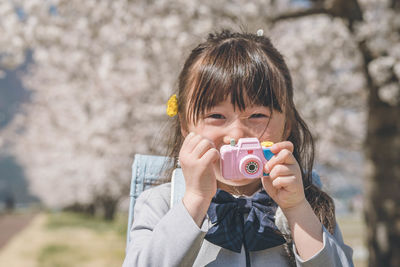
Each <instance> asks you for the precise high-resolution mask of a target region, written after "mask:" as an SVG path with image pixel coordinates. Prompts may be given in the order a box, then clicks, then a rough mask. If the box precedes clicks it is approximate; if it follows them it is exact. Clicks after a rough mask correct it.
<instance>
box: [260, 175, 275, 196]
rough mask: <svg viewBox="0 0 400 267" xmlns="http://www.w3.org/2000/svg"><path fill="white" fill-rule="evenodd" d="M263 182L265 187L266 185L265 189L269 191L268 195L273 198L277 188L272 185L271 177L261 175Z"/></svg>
mask: <svg viewBox="0 0 400 267" xmlns="http://www.w3.org/2000/svg"><path fill="white" fill-rule="evenodd" d="M261 182H262V184H263V187H264V189H265V191H266V192H267V193H268V195H269V196H270V197H272V199H274V197H275V195H276V189H275V188H274V186H273V185H272V179H271V177H269V176H263V177H261Z"/></svg>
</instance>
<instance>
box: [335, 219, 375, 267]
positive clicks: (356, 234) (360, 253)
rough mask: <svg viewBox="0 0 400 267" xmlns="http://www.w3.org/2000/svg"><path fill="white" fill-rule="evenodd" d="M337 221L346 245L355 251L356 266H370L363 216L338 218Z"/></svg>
mask: <svg viewBox="0 0 400 267" xmlns="http://www.w3.org/2000/svg"><path fill="white" fill-rule="evenodd" d="M337 221H338V224H339V226H340V229H341V231H342V234H343V240H344V242H345V244H347V245H349V246H350V247H351V248H352V249H353V260H354V265H355V266H356V267H366V266H368V264H367V261H368V259H367V257H368V255H367V250H366V247H365V243H364V242H365V240H364V237H365V235H366V229H365V227H366V226H365V223H364V221H363V218H362V214H349V215H344V216H343V215H342V216H338V217H337Z"/></svg>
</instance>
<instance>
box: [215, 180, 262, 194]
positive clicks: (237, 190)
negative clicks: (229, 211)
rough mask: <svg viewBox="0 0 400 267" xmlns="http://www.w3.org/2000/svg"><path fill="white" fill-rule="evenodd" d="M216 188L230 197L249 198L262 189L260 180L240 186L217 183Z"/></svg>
mask: <svg viewBox="0 0 400 267" xmlns="http://www.w3.org/2000/svg"><path fill="white" fill-rule="evenodd" d="M217 187H218V188H219V189H221V190H224V191H226V192H228V193H230V194H232V195H237V196H251V195H253V194H254V193H255V192H257V191H258V190H259V189H260V188H261V187H262V184H261V179H259V180H258V181H257V182H254V183H251V184H247V185H241V186H233V185H229V184H224V183H222V182H220V181H217Z"/></svg>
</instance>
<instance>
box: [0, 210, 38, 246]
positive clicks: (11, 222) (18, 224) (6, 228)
mask: <svg viewBox="0 0 400 267" xmlns="http://www.w3.org/2000/svg"><path fill="white" fill-rule="evenodd" d="M34 217H35V214H33V213H27V214H4V215H0V249H2V247H3V246H4V245H5V244H7V242H8V241H10V240H11V238H12V237H13V236H14V235H16V234H17V233H19V232H20V231H21V230H22V229H24V228H25V227H26V226H27V225H28V224H29V223H30V222H31V221H32V219H33V218H34Z"/></svg>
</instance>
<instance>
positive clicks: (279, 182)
mask: <svg viewBox="0 0 400 267" xmlns="http://www.w3.org/2000/svg"><path fill="white" fill-rule="evenodd" d="M294 183H296V177H295V176H294V175H290V176H279V177H278V178H276V179H274V180H273V181H272V186H273V187H274V188H275V189H281V188H285V187H288V186H289V185H292V184H294Z"/></svg>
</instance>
